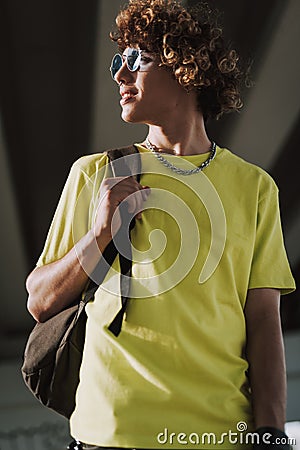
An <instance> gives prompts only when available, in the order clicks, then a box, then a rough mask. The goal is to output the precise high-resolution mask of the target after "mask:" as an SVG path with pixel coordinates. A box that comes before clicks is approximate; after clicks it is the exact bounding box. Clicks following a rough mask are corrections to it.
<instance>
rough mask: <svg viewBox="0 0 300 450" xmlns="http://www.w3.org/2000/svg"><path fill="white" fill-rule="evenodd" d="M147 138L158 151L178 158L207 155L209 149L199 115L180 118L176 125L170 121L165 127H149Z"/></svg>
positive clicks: (209, 145)
mask: <svg viewBox="0 0 300 450" xmlns="http://www.w3.org/2000/svg"><path fill="white" fill-rule="evenodd" d="M148 138H149V141H150V142H151V144H152V145H154V146H155V147H156V149H157V150H158V151H162V152H165V153H171V154H174V155H178V156H180V155H181V156H187V155H197V154H201V153H207V152H209V150H210V147H211V141H210V140H209V138H208V136H207V134H206V130H205V126H204V121H203V117H202V115H201V114H199V113H197V115H194V117H193V118H192V117H189V118H187V117H184V118H182V117H181V119H180V121H179V123H177V124H174V122H173V121H170V122H169V123H168V124H167V125H166V126H158V125H150V126H149V133H148Z"/></svg>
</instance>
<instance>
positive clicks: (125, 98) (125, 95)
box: [120, 89, 137, 105]
mask: <svg viewBox="0 0 300 450" xmlns="http://www.w3.org/2000/svg"><path fill="white" fill-rule="evenodd" d="M136 94H137V92H135V91H133V90H128V89H126V90H122V91H120V95H121V97H122V99H121V101H120V103H121V105H125V104H126V103H128V102H130V101H132V100H133V98H134V97H135V96H136Z"/></svg>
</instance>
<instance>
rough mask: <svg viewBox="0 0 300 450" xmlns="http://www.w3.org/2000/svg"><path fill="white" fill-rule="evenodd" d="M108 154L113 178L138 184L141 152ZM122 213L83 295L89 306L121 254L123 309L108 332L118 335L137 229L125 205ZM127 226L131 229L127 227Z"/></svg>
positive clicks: (133, 149) (128, 150)
mask: <svg viewBox="0 0 300 450" xmlns="http://www.w3.org/2000/svg"><path fill="white" fill-rule="evenodd" d="M107 155H108V158H109V161H110V167H111V170H112V174H113V176H114V177H127V176H134V177H136V179H137V180H138V181H139V179H140V173H141V159H140V154H139V151H138V149H137V148H136V147H135V146H134V145H132V146H130V147H122V148H117V149H113V150H108V151H107ZM120 214H121V219H122V224H123V226H122V227H121V228H120V230H119V231H118V233H117V234H116V236H115V237H114V239H113V240H112V241H110V243H109V244H108V246H107V247H106V249H105V251H104V252H103V258H101V260H100V262H99V264H98V266H97V267H96V269H95V271H94V273H93V274H92V276H91V281H90V283H89V287H88V289H87V291H86V294H85V296H84V301H85V302H86V303H87V302H88V301H89V300H90V299H91V298H92V297H93V296H94V294H95V292H96V290H97V289H98V287H99V284H100V283H97V282H96V281H94V280H103V279H104V276H103V274H104V273H105V274H106V273H107V270H108V269H109V267H110V266H111V265H112V263H113V261H114V260H115V258H116V256H117V255H118V254H119V262H120V272H121V273H120V294H121V308H120V310H119V312H118V313H117V315H116V317H115V318H114V319H113V321H112V323H111V324H110V325H109V327H108V329H109V330H110V331H111V332H112V333H113V334H114V335H115V336H118V335H119V334H120V331H121V328H122V323H123V317H124V314H125V311H126V306H127V302H128V297H129V293H130V278H131V266H132V251H131V242H130V231H131V229H132V228H133V227H134V223H135V220H134V218H133V217H131V216H130V214H129V213H128V211H127V208H126V202H123V203H121V204H120ZM127 224H128V226H127Z"/></svg>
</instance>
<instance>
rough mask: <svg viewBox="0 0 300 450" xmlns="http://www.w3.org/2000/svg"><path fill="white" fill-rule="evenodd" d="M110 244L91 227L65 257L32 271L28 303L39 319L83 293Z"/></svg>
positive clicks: (57, 310)
mask: <svg viewBox="0 0 300 450" xmlns="http://www.w3.org/2000/svg"><path fill="white" fill-rule="evenodd" d="M107 244H108V242H107V241H106V240H105V239H104V240H102V241H101V240H98V241H96V240H95V238H94V233H93V232H92V231H90V232H88V233H87V234H86V235H85V236H84V237H83V238H82V239H81V240H80V241H79V242H78V243H77V244H76V246H75V247H73V248H72V249H71V250H70V251H69V252H68V253H67V254H66V255H65V256H64V257H63V258H61V259H59V260H57V261H55V262H53V263H50V264H47V265H44V266H41V267H36V268H35V269H34V270H33V271H32V272H31V274H30V275H29V276H28V278H27V281H26V288H27V290H28V293H29V296H28V302H27V307H28V310H29V312H30V313H31V314H32V316H33V317H34V318H35V320H37V321H39V322H43V321H45V320H47V319H48V318H49V317H51V316H53V315H55V314H57V313H58V312H59V311H61V310H62V309H64V308H65V307H66V306H68V305H69V304H70V303H72V301H74V299H75V298H76V297H77V296H79V295H80V293H81V292H82V290H83V289H84V287H85V285H86V283H87V281H88V278H89V275H90V274H91V273H92V271H93V270H94V268H95V267H96V265H97V263H98V261H99V259H100V257H101V252H103V251H104V249H105V247H106V245H107Z"/></svg>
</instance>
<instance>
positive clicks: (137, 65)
mask: <svg viewBox="0 0 300 450" xmlns="http://www.w3.org/2000/svg"><path fill="white" fill-rule="evenodd" d="M142 53H143V50H140V49H139V48H132V47H130V48H128V49H127V54H126V55H124V54H123V55H121V54H120V53H117V54H116V55H115V56H114V57H113V59H112V61H111V65H110V69H109V70H110V73H111V76H112V78H113V80H114V79H115V77H116V74H117V72H119V70H120V69H121V67H122V66H123V62H124V61H125V62H126V66H127V69H128V70H130V72H136V71H137V70H143V68H144V67H145V66H146V64H148V62H143V59H142Z"/></svg>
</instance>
